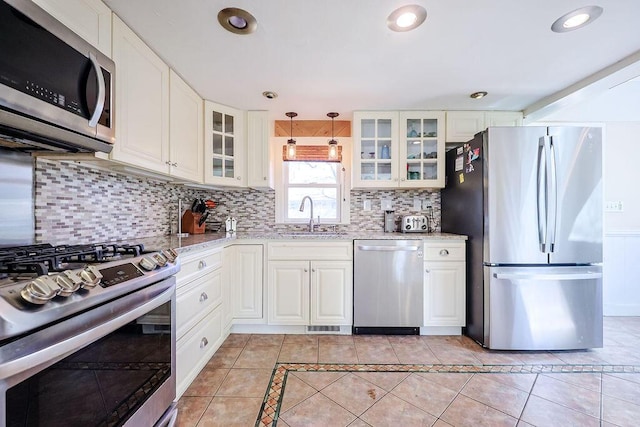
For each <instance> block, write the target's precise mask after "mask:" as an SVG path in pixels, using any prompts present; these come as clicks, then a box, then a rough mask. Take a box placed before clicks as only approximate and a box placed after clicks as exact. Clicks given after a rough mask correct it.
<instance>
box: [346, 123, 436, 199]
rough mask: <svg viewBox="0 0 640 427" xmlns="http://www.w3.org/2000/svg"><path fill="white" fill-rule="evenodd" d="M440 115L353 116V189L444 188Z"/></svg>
mask: <svg viewBox="0 0 640 427" xmlns="http://www.w3.org/2000/svg"><path fill="white" fill-rule="evenodd" d="M444 117H445V115H444V112H439V111H403V112H393V111H387V112H360V111H359V112H354V115H353V141H354V143H353V145H354V156H353V157H354V167H353V187H354V188H413V187H427V188H439V187H443V186H444Z"/></svg>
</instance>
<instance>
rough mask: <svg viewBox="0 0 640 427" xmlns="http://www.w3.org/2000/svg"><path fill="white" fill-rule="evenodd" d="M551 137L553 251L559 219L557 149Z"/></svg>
mask: <svg viewBox="0 0 640 427" xmlns="http://www.w3.org/2000/svg"><path fill="white" fill-rule="evenodd" d="M548 138H549V151H548V155H549V163H548V165H549V168H548V173H549V180H548V181H547V184H548V187H549V199H548V206H549V212H548V215H549V216H548V217H547V227H548V232H549V252H553V249H554V246H555V243H556V223H557V219H558V176H557V171H556V149H555V146H554V144H553V137H551V136H550V137H548Z"/></svg>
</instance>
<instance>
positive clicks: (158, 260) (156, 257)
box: [151, 253, 167, 267]
mask: <svg viewBox="0 0 640 427" xmlns="http://www.w3.org/2000/svg"><path fill="white" fill-rule="evenodd" d="M151 258H153V260H154V261H155V262H156V264H158V267H164V266H165V265H167V258H165V257H164V256H163V255H162V254H158V253H156V254H153V255H151Z"/></svg>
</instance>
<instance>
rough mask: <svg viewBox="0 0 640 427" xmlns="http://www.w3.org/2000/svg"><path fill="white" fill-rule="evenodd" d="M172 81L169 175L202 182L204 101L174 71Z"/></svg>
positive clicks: (170, 91) (170, 93)
mask: <svg viewBox="0 0 640 427" xmlns="http://www.w3.org/2000/svg"><path fill="white" fill-rule="evenodd" d="M169 82H170V90H169V120H170V121H169V171H170V172H169V173H170V174H171V176H174V177H177V178H182V179H186V180H189V181H195V182H202V178H203V172H202V171H203V164H202V153H203V113H202V110H203V101H202V98H200V96H199V95H198V94H197V93H196V92H195V91H194V90H193V89H191V87H189V85H187V84H186V83H185V82H184V80H182V79H181V78H180V76H178V75H177V74H176V73H175V72H174V71H173V70H171V71H170V74H169Z"/></svg>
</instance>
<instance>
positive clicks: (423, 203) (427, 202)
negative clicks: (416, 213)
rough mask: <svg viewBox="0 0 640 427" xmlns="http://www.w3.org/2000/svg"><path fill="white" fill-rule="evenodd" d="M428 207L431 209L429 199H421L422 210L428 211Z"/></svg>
mask: <svg viewBox="0 0 640 427" xmlns="http://www.w3.org/2000/svg"><path fill="white" fill-rule="evenodd" d="M429 209H431V202H430V201H429V200H423V201H422V210H423V211H428V210H429Z"/></svg>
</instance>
